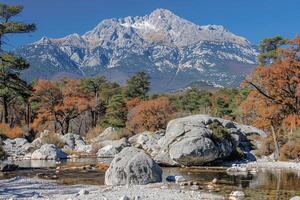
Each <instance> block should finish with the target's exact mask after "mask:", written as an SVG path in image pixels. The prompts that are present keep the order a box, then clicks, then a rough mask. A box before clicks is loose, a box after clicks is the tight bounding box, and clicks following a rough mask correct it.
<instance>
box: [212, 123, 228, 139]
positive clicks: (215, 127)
mask: <svg viewBox="0 0 300 200" xmlns="http://www.w3.org/2000/svg"><path fill="white" fill-rule="evenodd" d="M208 128H209V129H210V130H211V131H212V133H213V137H214V139H216V140H217V141H222V140H224V139H229V138H230V134H229V132H228V129H227V128H225V127H223V126H222V124H220V123H218V122H213V123H211V124H209V125H208Z"/></svg>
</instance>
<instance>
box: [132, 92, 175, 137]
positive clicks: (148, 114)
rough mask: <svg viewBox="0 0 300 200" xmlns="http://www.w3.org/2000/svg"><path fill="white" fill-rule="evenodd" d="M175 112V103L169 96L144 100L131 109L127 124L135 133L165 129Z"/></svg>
mask: <svg viewBox="0 0 300 200" xmlns="http://www.w3.org/2000/svg"><path fill="white" fill-rule="evenodd" d="M175 112H176V108H175V106H174V104H173V103H171V102H170V101H169V99H168V98H167V97H159V98H157V99H153V100H149V101H143V102H141V103H140V104H138V105H137V106H136V107H134V108H133V109H131V110H130V111H129V113H128V117H127V119H128V121H127V124H126V125H127V128H128V129H129V130H130V131H132V132H134V133H139V132H143V131H157V130H160V129H165V128H166V125H167V122H168V121H169V120H170V119H171V118H172V116H173V115H174V114H175Z"/></svg>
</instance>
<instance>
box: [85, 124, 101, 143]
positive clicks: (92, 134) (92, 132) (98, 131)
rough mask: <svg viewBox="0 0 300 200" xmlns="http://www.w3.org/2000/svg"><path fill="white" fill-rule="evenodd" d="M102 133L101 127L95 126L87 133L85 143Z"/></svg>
mask: <svg viewBox="0 0 300 200" xmlns="http://www.w3.org/2000/svg"><path fill="white" fill-rule="evenodd" d="M103 131H104V129H103V128H102V127H100V126H96V127H94V128H91V129H90V130H89V131H88V132H87V134H86V135H85V138H86V140H87V141H91V140H92V139H93V138H95V137H98V136H99V135H100V134H101V133H102V132H103Z"/></svg>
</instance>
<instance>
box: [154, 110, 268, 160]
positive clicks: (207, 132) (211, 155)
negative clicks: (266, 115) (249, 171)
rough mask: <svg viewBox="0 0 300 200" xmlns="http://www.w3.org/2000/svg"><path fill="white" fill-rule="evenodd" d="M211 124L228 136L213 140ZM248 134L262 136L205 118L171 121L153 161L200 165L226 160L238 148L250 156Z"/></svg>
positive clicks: (244, 127)
mask: <svg viewBox="0 0 300 200" xmlns="http://www.w3.org/2000/svg"><path fill="white" fill-rule="evenodd" d="M212 123H216V124H217V125H218V126H220V127H221V128H223V129H225V130H226V131H227V136H224V137H223V138H221V139H216V137H217V136H216V135H215V133H214V131H215V130H214V129H212V130H211V127H210V124H212ZM250 134H256V135H260V136H261V137H264V136H265V133H264V132H263V131H261V130H259V129H257V128H254V127H251V126H246V125H241V124H238V123H235V122H232V121H229V120H224V119H221V118H216V117H211V116H208V115H192V116H188V117H184V118H178V119H174V120H171V121H170V122H169V123H168V125H167V130H166V133H165V135H164V136H163V137H162V138H160V139H159V140H158V142H157V143H158V144H159V145H160V150H159V152H158V153H157V154H156V155H155V157H154V160H155V161H156V162H158V163H159V164H161V165H166V166H200V165H204V164H207V163H210V162H213V161H216V160H218V161H220V160H222V159H225V158H227V157H228V156H230V155H231V153H232V152H234V151H235V150H236V148H237V146H240V147H241V148H242V150H243V152H244V153H245V154H250V153H251V150H252V149H251V143H250V141H249V140H248V139H247V136H248V135H250ZM231 135H232V136H231ZM248 157H249V158H250V157H251V156H250V155H249V156H248ZM253 157H254V156H253ZM254 159H255V157H254Z"/></svg>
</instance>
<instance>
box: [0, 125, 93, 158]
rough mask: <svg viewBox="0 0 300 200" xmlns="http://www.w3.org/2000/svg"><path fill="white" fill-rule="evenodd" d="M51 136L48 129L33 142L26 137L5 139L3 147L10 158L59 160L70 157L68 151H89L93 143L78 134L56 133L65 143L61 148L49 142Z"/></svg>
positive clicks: (62, 142)
mask: <svg viewBox="0 0 300 200" xmlns="http://www.w3.org/2000/svg"><path fill="white" fill-rule="evenodd" d="M49 137H51V136H50V133H49V132H48V131H44V132H41V133H40V134H39V137H37V138H36V139H35V140H33V141H32V142H31V143H30V142H28V141H27V140H26V139H25V138H16V139H6V140H4V141H3V149H4V151H5V152H6V153H7V155H8V156H9V158H10V159H12V160H20V159H32V160H58V159H67V158H69V156H68V154H67V153H65V152H66V151H68V150H69V151H76V152H85V153H89V152H91V150H92V147H91V145H87V144H86V143H85V141H84V139H83V138H82V137H81V136H79V135H76V134H72V133H68V134H66V135H58V134H57V135H56V137H57V138H58V140H60V142H61V144H62V145H63V147H62V148H59V147H58V146H56V145H55V144H49V143H48V140H47V138H49Z"/></svg>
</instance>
